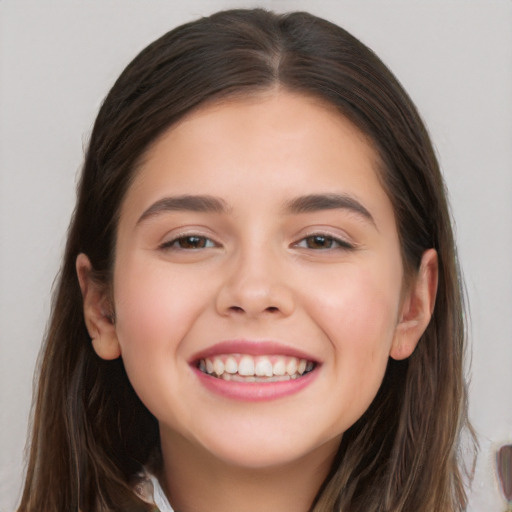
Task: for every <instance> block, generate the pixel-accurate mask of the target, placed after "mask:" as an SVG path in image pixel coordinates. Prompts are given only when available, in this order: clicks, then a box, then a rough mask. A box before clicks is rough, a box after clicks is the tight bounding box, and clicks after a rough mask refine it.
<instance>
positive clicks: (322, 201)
mask: <svg viewBox="0 0 512 512" xmlns="http://www.w3.org/2000/svg"><path fill="white" fill-rule="evenodd" d="M337 209H342V210H349V211H351V212H353V213H356V214H357V215H359V216H360V217H362V218H364V219H365V220H367V221H369V222H370V223H371V224H373V225H374V226H375V228H376V227H377V225H376V224H375V219H374V218H373V217H372V214H371V213H370V212H369V211H368V210H367V209H366V208H365V207H364V206H363V205H362V204H361V202H359V201H358V200H357V199H356V198H355V197H353V196H350V195H347V194H311V195H306V196H300V197H297V198H294V199H292V200H291V201H288V202H286V203H285V211H287V212H289V213H293V214H298V213H309V212H317V211H321V210H337Z"/></svg>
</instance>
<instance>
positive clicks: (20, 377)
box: [0, 0, 512, 512]
mask: <svg viewBox="0 0 512 512" xmlns="http://www.w3.org/2000/svg"><path fill="white" fill-rule="evenodd" d="M254 6H262V7H267V8H270V9H273V10H276V11H280V12H284V11H289V10H309V11H311V12H313V13H315V14H317V15H320V16H322V17H325V18H328V19H330V20H331V21H334V22H336V23H338V24H340V25H342V26H343V27H345V28H347V29H348V30H349V31H351V32H352V33H354V34H355V35H356V36H358V37H359V38H360V39H362V40H363V41H364V42H365V43H366V44H368V45H369V46H370V47H372V48H373V49H375V50H376V52H377V53H378V55H379V56H380V57H381V58H382V59H383V60H384V61H385V62H386V63H387V64H388V65H389V66H390V67H391V69H392V70H393V71H394V72H395V74H396V75H397V76H398V77H399V79H400V80H401V81H402V83H403V84H404V86H405V88H406V89H407V90H408V92H409V93H410V95H411V96H412V98H413V100H414V101H415V102H416V103H417V105H418V107H419V109H420V111H421V112H422V114H423V117H424V119H425V121H426V123H427V125H428V127H429V129H430V132H431V134H432V137H433V140H434V143H435V146H436V149H437V152H438V156H439V159H440V162H441V166H442V169H443V172H444V174H445V177H446V181H447V186H448V189H449V195H450V199H451V205H452V211H453V216H454V219H455V222H456V234H457V239H458V244H459V251H460V259H461V262H462V266H463V271H464V274H465V278H466V283H467V289H468V296H469V303H470V307H471V325H472V329H471V340H472V347H473V348H472V370H471V386H470V411H471V418H472V421H473V423H474V426H475V428H476V431H477V433H478V436H479V441H480V445H481V450H480V455H479V458H478V462H477V468H476V476H475V480H474V484H473V491H472V495H471V508H470V510H471V511H473V512H488V511H493V510H495V511H499V510H502V509H504V501H503V498H501V497H500V494H499V490H498V486H497V482H496V473H495V468H494V464H495V449H496V448H497V447H498V446H499V445H500V444H503V443H506V442H508V443H512V400H511V394H512V314H511V305H512V258H511V254H512V2H511V1H508V0H500V1H498V0H495V1H494V0H461V1H456V0H437V1H435V0H424V1H420V0H417V1H414V0H404V1H398V0H387V1H383V0H371V1H370V0H360V1H355V0H354V1H349V0H337V1H335V0H309V1H300V0H273V1H272V0H266V1H265V0H260V1H244V0H238V1H227V0H225V1H222V0H187V1H186V2H185V1H184V0H181V1H174V0H166V1H165V0H152V1H148V0H94V1H88V2H81V1H78V0H53V1H51V0H39V1H26V0H0V248H1V252H0V258H1V259H0V321H1V322H0V326H1V327H0V333H1V338H0V339H1V342H0V343H1V344H0V379H1V380H0V415H1V416H0V427H1V435H0V510H1V511H2V512H8V511H11V510H13V509H14V508H15V505H16V503H17V502H18V499H19V495H20V489H21V484H22V475H23V471H24V462H23V460H24V459H23V457H24V446H25V439H26V433H27V425H28V419H29V412H30V404H31V394H32V375H33V372H34V367H35V364H36V359H37V355H38V350H39V346H40V342H41V338H42V335H43V332H44V328H45V324H46V320H47V317H48V313H49V308H50V291H51V287H52V282H53V280H54V277H55V275H56V273H57V271H58V268H59V260H60V257H61V252H62V249H63V244H64V240H65V233H66V228H67V224H68V221H69V217H70V214H71V211H72V208H73V204H74V188H75V183H76V178H77V172H78V170H79V168H80V165H81V162H82V158H83V148H84V147H85V146H86V144H87V140H88V136H89V134H90V130H91V126H92V123H93V120H94V117H95V114H96V112H97V109H98V107H99V104H100V102H101V100H102V98H103V96H104V95H105V94H106V92H107V90H108V88H109V87H110V86H111V85H112V83H113V81H114V80H115V78H116V77H117V75H118V74H119V73H120V72H121V70H122V69H123V68H124V66H125V65H126V64H127V63H128V62H129V61H130V60H131V58H133V57H134V56H135V54H136V53H137V52H138V51H139V50H141V49H142V48H143V47H144V46H145V45H146V44H148V43H149V42H151V41H152V40H153V39H155V38H156V37H157V36H159V35H161V34H163V33H164V32H166V31H168V30H169V29H171V28H173V27H174V26H176V25H178V24H181V23H182V22H185V21H189V20H191V19H194V18H196V17H198V16H201V15H206V14H209V13H211V12H213V11H215V10H219V9H222V8H228V7H254Z"/></svg>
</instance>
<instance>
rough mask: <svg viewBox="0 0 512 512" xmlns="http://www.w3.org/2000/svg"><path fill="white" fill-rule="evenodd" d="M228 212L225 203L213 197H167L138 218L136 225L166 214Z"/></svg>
mask: <svg viewBox="0 0 512 512" xmlns="http://www.w3.org/2000/svg"><path fill="white" fill-rule="evenodd" d="M227 210H228V208H227V205H226V203H225V202H224V201H223V200H222V199H220V198H218V197H214V196H208V195H204V196H203V195H197V196H195V195H183V196H169V197H164V198H162V199H159V200H158V201H156V202H155V203H153V204H152V205H151V206H150V207H149V208H147V209H146V210H144V213H143V214H142V215H141V216H140V217H139V220H138V221H137V224H140V223H141V222H143V221H144V220H146V219H149V218H150V217H154V216H156V215H160V214H162V213H166V212H176V211H189V212H202V213H226V212H227Z"/></svg>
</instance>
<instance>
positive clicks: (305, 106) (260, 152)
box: [125, 89, 390, 207]
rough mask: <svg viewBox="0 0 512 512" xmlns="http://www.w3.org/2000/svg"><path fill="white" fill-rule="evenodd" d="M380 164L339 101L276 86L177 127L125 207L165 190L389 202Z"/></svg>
mask: <svg viewBox="0 0 512 512" xmlns="http://www.w3.org/2000/svg"><path fill="white" fill-rule="evenodd" d="M379 167H380V163H379V158H378V155H377V152H376V151H375V150H374V148H373V145H372V143H371V141H370V140H369V139H368V138H367V137H366V136H365V135H364V134H363V133H362V132H361V131H360V130H359V129H358V128H357V127H356V126H355V125H354V124H353V123H352V122H350V121H349V120H348V119H347V118H346V117H344V116H343V115H342V114H341V113H340V112H339V111H338V110H337V109H336V108H335V107H334V106H332V105H330V104H327V103H326V102H324V101H321V100H319V99H317V98H315V97H311V96H306V95H302V94H296V93H291V92H288V91H283V90H277V89H275V90H270V91H266V92H262V93H258V94H254V95H251V96H245V97H242V98H240V97H237V98H229V99H225V100H222V101H217V102H214V103H211V104H207V105H203V106H202V107H200V108H198V109H196V110H194V111H193V112H191V113H189V114H188V115H186V116H185V117H184V118H183V119H182V120H181V121H180V122H178V123H176V124H175V125H173V126H172V127H171V128H170V129H169V130H167V131H166V132H165V133H164V134H163V135H162V136H161V137H160V138H159V139H158V140H157V141H156V142H155V143H154V144H153V145H152V147H151V148H150V149H149V151H148V152H147V154H146V155H145V158H144V159H143V161H142V163H141V165H140V166H139V169H138V171H137V173H136V175H135V179H134V181H133V183H132V186H131V188H130V189H129V191H128V194H127V197H126V198H125V199H126V200H125V206H126V204H127V203H129V204H133V202H134V200H136V199H137V198H138V199H140V200H141V201H142V202H144V201H145V202H149V201H155V200H158V199H159V196H162V195H163V194H164V193H165V194H168V193H172V194H174V195H179V194H190V193H207V194H213V195H220V196H222V195H223V194H224V193H226V192H236V191H239V193H240V194H250V195H251V196H257V195H258V193H259V192H261V194H262V195H263V196H264V198H262V199H264V200H265V202H266V203H268V199H269V194H270V195H271V196H272V197H274V198H275V199H276V200H278V199H279V197H280V195H281V196H282V195H283V194H285V195H286V194H288V195H293V194H295V195H303V194H304V193H305V192H306V189H309V190H308V192H309V193H316V192H318V193H327V192H340V193H345V192H347V190H346V189H348V192H352V193H354V194H356V195H359V194H360V195H362V196H367V197H366V200H367V201H368V200H369V201H370V203H371V202H373V201H375V202H379V201H380V202H383V203H385V202H386V201H387V202H388V203H389V200H388V199H387V196H386V194H385V192H384V190H383V189H382V186H381V184H380V180H379V176H378V174H379V173H378V168H379ZM371 196H373V198H372V199H371ZM281 199H282V200H285V199H286V198H283V197H281ZM370 206H371V204H370ZM387 206H390V205H389V204H387ZM140 207H142V205H141V206H140Z"/></svg>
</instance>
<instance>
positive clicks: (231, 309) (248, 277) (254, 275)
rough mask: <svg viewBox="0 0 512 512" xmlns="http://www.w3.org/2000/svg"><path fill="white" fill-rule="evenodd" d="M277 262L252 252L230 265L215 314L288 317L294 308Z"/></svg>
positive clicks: (280, 266) (293, 300) (284, 278)
mask: <svg viewBox="0 0 512 512" xmlns="http://www.w3.org/2000/svg"><path fill="white" fill-rule="evenodd" d="M277 260H278V258H276V257H272V255H269V254H262V252H259V251H258V252H256V251H255V252H254V253H253V254H251V255H248V256H247V255H246V256H243V255H240V256H239V258H238V259H237V261H234V262H232V263H233V264H232V265H231V267H230V270H229V272H228V273H227V278H226V279H225V280H224V282H223V283H222V286H221V288H220V290H219V293H218V295H217V301H216V306H217V311H218V313H219V314H221V315H223V316H226V315H237V316H244V317H246V318H256V317H259V316H261V315H264V316H273V317H286V316H289V315H291V314H292V312H293V310H294V309H295V299H294V294H293V291H292V288H291V287H290V286H289V283H287V282H286V281H287V278H286V273H285V272H284V271H283V268H282V265H279V264H278V261H277Z"/></svg>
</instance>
